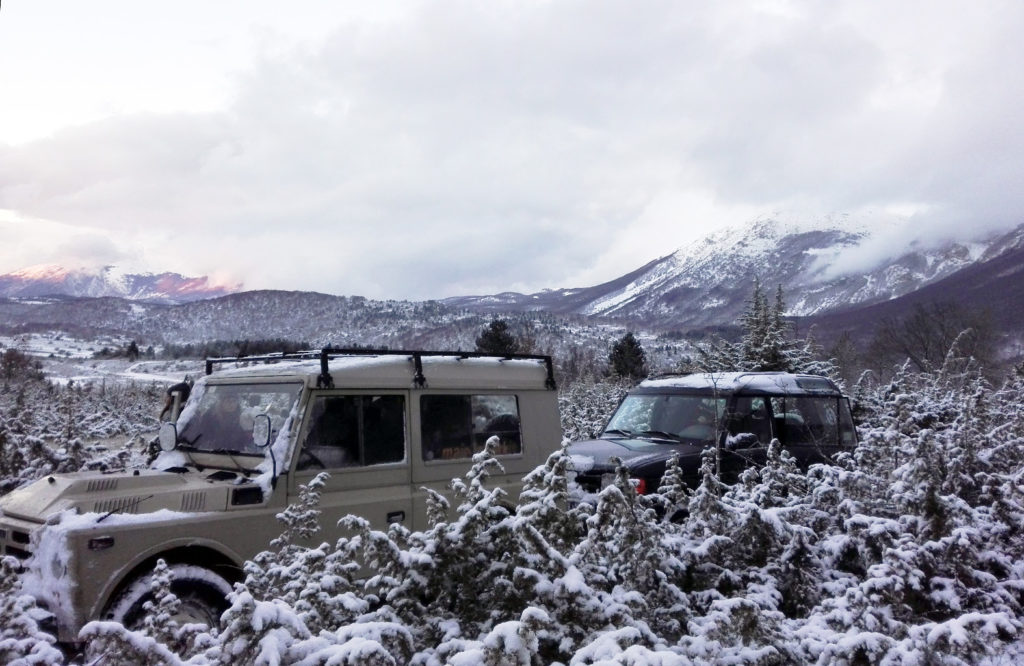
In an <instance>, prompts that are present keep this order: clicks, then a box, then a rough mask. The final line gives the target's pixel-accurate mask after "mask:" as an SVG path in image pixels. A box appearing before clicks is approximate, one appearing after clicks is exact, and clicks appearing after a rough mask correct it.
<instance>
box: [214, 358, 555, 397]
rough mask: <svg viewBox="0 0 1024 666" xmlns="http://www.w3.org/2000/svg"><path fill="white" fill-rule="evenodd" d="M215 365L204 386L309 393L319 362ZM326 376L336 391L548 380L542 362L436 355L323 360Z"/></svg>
mask: <svg viewBox="0 0 1024 666" xmlns="http://www.w3.org/2000/svg"><path fill="white" fill-rule="evenodd" d="M417 359H418V360H417ZM216 361H217V363H218V364H219V365H220V367H218V369H217V370H216V371H215V372H212V374H210V375H208V376H207V377H206V381H207V382H208V383H211V384H219V383H237V382H238V381H240V380H259V381H268V380H269V381H275V380H276V381H286V380H301V381H303V382H304V383H306V384H307V385H308V386H310V387H311V388H316V387H318V386H319V385H320V382H321V377H322V372H323V365H322V364H321V361H320V360H319V359H317V360H313V359H298V360H292V359H289V358H287V357H281V358H277V359H275V358H268V357H261V358H260V359H257V360H251V359H245V358H239V359H216ZM224 366H228V367H224ZM327 372H328V373H329V375H330V379H331V381H332V383H333V387H334V388H337V389H345V388H395V389H399V388H401V389H406V388H410V387H414V386H418V384H417V381H416V378H417V374H418V372H419V373H421V375H422V378H423V380H424V382H425V384H424V386H423V387H424V388H431V389H438V388H451V389H536V390H543V389H545V388H546V384H545V382H546V380H547V378H548V369H547V365H546V363H545V359H544V358H543V357H529V358H526V357H523V358H515V357H513V358H506V357H497V356H475V355H460V354H458V353H439V352H415V353H414V352H409V353H408V354H403V353H401V352H388V353H386V354H380V355H375V354H372V353H360V354H358V355H354V356H349V355H340V356H331V357H329V358H328V360H327Z"/></svg>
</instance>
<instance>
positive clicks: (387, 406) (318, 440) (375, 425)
mask: <svg viewBox="0 0 1024 666" xmlns="http://www.w3.org/2000/svg"><path fill="white" fill-rule="evenodd" d="M404 459H405V397H404V396H401V395H327V396H318V397H317V398H316V399H315V400H314V401H313V407H312V411H311V413H310V425H309V429H308V431H307V434H306V440H305V442H304V443H303V445H302V451H301V453H300V454H299V461H298V469H331V468H338V467H361V466H364V465H380V464H384V463H396V462H402V461H403V460H404Z"/></svg>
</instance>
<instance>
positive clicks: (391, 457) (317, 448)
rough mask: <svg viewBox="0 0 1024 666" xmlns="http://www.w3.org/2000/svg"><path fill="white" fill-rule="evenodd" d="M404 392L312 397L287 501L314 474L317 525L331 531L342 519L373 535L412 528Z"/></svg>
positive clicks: (322, 393) (332, 393)
mask: <svg viewBox="0 0 1024 666" xmlns="http://www.w3.org/2000/svg"><path fill="white" fill-rule="evenodd" d="M408 423H409V394H408V391H372V392H369V391H358V392H357V391H333V390H332V391H316V392H315V393H314V394H313V396H312V397H311V399H310V401H309V405H308V406H307V415H306V419H305V421H304V423H303V427H302V431H301V433H300V437H299V440H298V445H297V447H296V450H295V461H294V463H293V466H294V473H293V474H292V475H291V479H290V480H289V484H288V501H289V502H294V501H296V500H297V499H298V488H299V486H300V485H303V484H306V483H309V481H310V480H311V479H313V478H314V477H315V476H316V475H317V474H319V473H320V472H324V471H326V472H328V474H330V477H329V478H328V479H327V482H326V485H325V486H324V488H323V490H322V491H321V500H320V508H321V510H322V512H323V513H322V514H321V524H322V526H323V527H324V528H325V529H326V530H328V531H330V530H331V529H332V528H333V526H334V525H335V524H336V523H337V521H338V520H339V519H340V518H342V517H343V516H346V515H348V514H350V513H351V514H356V515H359V516H363V517H365V518H366V519H368V520H369V521H370V523H371V524H372V525H373V527H374V528H375V529H380V530H383V529H386V528H387V526H388V524H390V523H404V524H405V525H406V526H407V527H411V526H412V490H411V487H410V484H411V481H412V477H411V473H410V467H409V436H408V433H409V429H408Z"/></svg>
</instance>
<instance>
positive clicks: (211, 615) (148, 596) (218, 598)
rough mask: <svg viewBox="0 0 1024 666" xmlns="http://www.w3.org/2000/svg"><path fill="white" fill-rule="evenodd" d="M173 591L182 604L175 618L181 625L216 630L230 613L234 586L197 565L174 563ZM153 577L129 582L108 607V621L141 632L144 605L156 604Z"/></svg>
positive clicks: (169, 567)
mask: <svg viewBox="0 0 1024 666" xmlns="http://www.w3.org/2000/svg"><path fill="white" fill-rule="evenodd" d="M167 568H168V570H169V571H170V572H171V592H173V593H174V594H175V595H176V596H177V597H178V599H179V600H180V601H181V606H180V608H179V612H178V613H177V615H175V617H174V619H175V620H176V621H177V622H178V624H179V625H183V624H192V623H200V624H205V625H207V626H209V627H216V626H217V623H218V621H219V620H220V616H221V613H223V612H224V611H225V610H227V607H228V600H227V596H228V593H229V592H231V584H230V583H229V582H228V581H227V580H225V579H224V578H223V577H222V576H220V575H219V574H216V573H214V572H213V571H210V570H209V569H206V568H204V567H200V566H196V565H194V564H170V565H168V566H167ZM152 578H153V577H152V575H151V574H147V575H143V576H139V577H138V578H136V579H135V580H133V581H132V582H131V583H129V584H128V585H127V586H126V587H125V588H124V590H123V591H122V592H121V593H120V594H119V595H118V596H117V598H116V599H115V600H114V601H113V603H111V604H110V605H109V606H108V607H107V612H106V613H104V619H106V620H113V621H114V622H120V623H121V624H123V625H124V626H125V627H127V628H128V629H138V628H139V627H141V626H142V621H143V618H144V617H145V612H146V611H145V609H144V608H143V606H144V605H145V603H146V602H147V601H152V599H153V593H152V591H150V583H151V580H152Z"/></svg>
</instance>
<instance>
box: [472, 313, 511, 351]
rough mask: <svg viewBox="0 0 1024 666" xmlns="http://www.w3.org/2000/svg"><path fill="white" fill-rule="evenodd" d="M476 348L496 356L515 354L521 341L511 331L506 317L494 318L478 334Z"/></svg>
mask: <svg viewBox="0 0 1024 666" xmlns="http://www.w3.org/2000/svg"><path fill="white" fill-rule="evenodd" d="M476 350H477V351H478V352H481V353H483V354H494V355H496V356H504V355H506V354H515V353H516V352H518V351H519V342H518V341H517V340H516V338H515V336H514V335H512V333H511V332H510V331H509V328H508V322H507V321H505V320H504V319H494V320H492V321H491V323H490V325H488V326H487V328H485V329H484V330H482V331H481V332H480V335H479V336H477V339H476Z"/></svg>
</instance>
